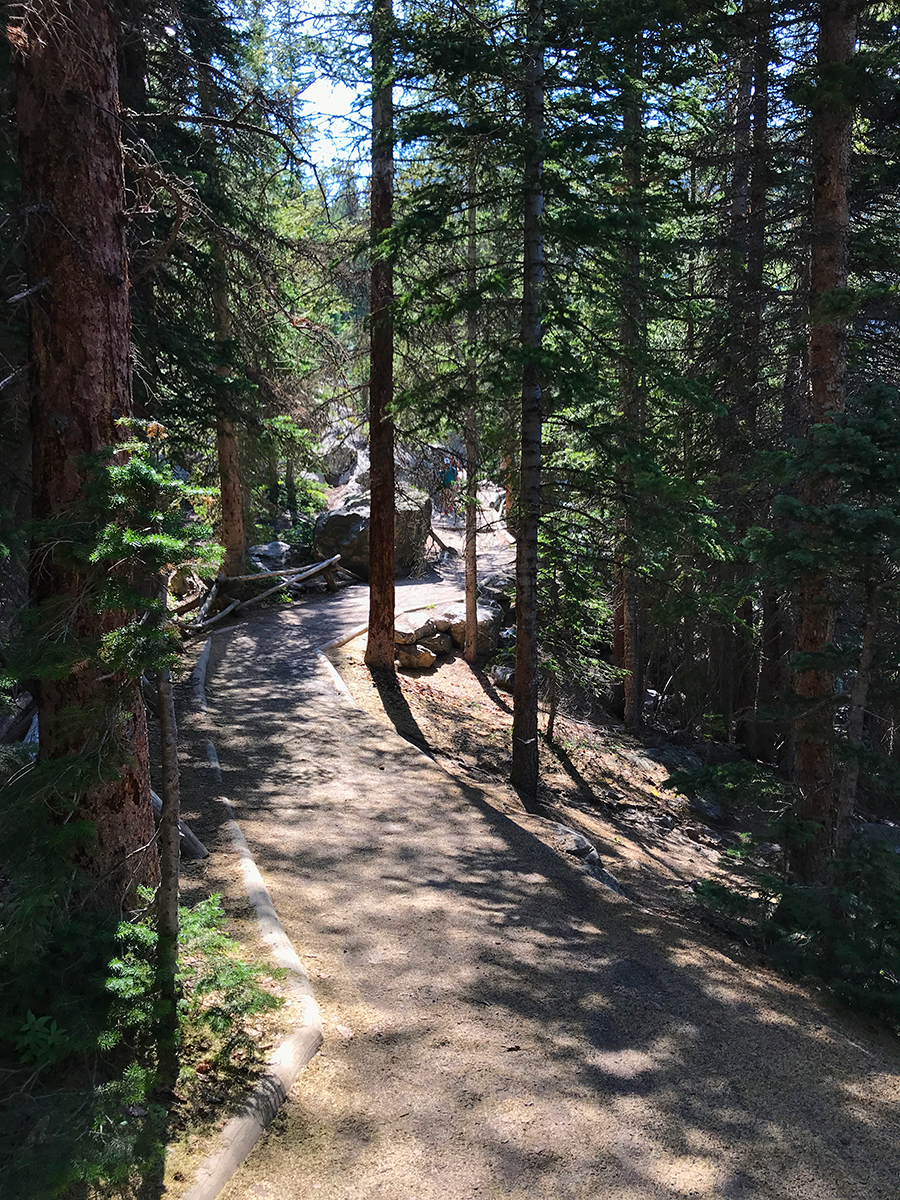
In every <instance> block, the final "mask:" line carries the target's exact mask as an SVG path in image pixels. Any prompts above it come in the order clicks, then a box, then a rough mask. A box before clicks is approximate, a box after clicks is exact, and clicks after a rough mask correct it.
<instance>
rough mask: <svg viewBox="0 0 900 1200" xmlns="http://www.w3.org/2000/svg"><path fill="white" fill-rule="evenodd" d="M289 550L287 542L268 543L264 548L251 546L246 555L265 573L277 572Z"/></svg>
mask: <svg viewBox="0 0 900 1200" xmlns="http://www.w3.org/2000/svg"><path fill="white" fill-rule="evenodd" d="M290 552H291V548H290V546H289V545H288V544H287V542H268V543H267V544H266V545H265V546H251V547H250V549H249V550H248V551H247V553H248V554H249V555H250V558H251V559H255V560H256V562H258V563H259V564H260V566H262V567H263V568H264V570H266V571H277V570H278V568H279V567H281V566H284V563H285V560H286V559H287V556H288V555H289V554H290Z"/></svg>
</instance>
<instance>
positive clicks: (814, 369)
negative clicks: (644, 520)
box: [790, 0, 859, 883]
mask: <svg viewBox="0 0 900 1200" xmlns="http://www.w3.org/2000/svg"><path fill="white" fill-rule="evenodd" d="M858 10H859V4H858V3H857V2H856V0H851V2H848V0H824V2H823V3H821V4H820V5H819V34H818V46H817V72H818V80H819V82H818V86H817V88H816V91H815V97H814V101H813V104H812V107H811V112H810V120H811V130H812V172H813V179H812V217H811V236H812V245H811V253H810V296H809V393H808V423H809V425H810V426H812V425H814V424H817V423H819V422H829V421H831V420H832V419H833V418H834V416H835V415H836V414H837V413H840V412H842V411H843V408H844V399H845V394H846V386H847V346H846V321H845V319H844V318H843V317H842V316H841V315H840V311H839V306H837V305H835V303H834V300H835V294H836V293H838V292H840V291H841V290H843V289H846V287H847V267H848V258H849V249H850V236H849V235H850V212H849V189H850V151H851V143H852V134H853V112H854V107H853V102H852V101H851V100H850V99H849V97H848V96H847V95H846V82H847V81H846V68H847V67H848V65H849V64H850V62H851V60H852V58H853V55H854V52H855V48H856V21H857V15H858ZM832 493H833V485H832V482H831V480H830V479H829V478H828V477H827V476H816V477H811V478H809V479H807V480H806V481H805V482H804V486H803V489H802V498H803V501H804V503H805V504H806V505H807V506H808V507H810V508H812V509H817V508H821V507H822V506H823V505H826V504H827V503H828V502H829V500H830V498H831V495H832ZM833 631H834V601H833V597H832V588H831V580H830V579H829V578H828V576H827V575H826V574H825V573H824V572H814V573H812V574H811V575H810V576H808V577H807V579H806V580H805V581H804V582H803V583H802V585H801V586H800V589H799V594H798V621H797V641H796V649H797V651H798V653H801V654H821V653H822V652H823V651H824V650H825V649H826V648H827V646H828V645H829V643H830V642H831V640H832V637H833ZM794 693H795V696H796V698H797V700H798V701H799V702H800V711H799V715H798V717H797V719H796V722H795V725H794V782H795V785H796V788H797V793H798V800H797V803H796V806H795V815H796V817H797V819H798V820H799V821H802V822H803V823H804V827H805V828H807V829H808V830H809V831H810V833H811V836H810V837H809V838H808V839H807V840H806V841H804V842H802V843H801V844H799V845H797V846H795V847H794V848H793V850H792V852H791V856H790V865H791V869H792V872H793V874H794V875H795V876H796V878H798V879H799V880H801V881H803V882H808V883H809V882H815V881H819V880H822V879H823V878H825V876H826V874H827V871H828V865H829V862H830V860H831V858H832V856H833V854H834V849H835V839H836V836H837V826H838V811H837V809H838V796H837V793H836V784H835V770H834V730H833V722H834V679H833V675H832V672H831V671H830V670H829V669H828V668H827V667H825V666H813V667H808V668H805V669H801V670H799V671H797V672H796V676H795V679H794Z"/></svg>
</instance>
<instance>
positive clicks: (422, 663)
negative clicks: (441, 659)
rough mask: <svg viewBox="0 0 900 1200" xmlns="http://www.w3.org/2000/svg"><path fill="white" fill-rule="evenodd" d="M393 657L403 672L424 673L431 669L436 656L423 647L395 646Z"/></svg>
mask: <svg viewBox="0 0 900 1200" xmlns="http://www.w3.org/2000/svg"><path fill="white" fill-rule="evenodd" d="M395 655H396V658H397V661H398V662H399V663H400V667H401V669H402V670H404V671H424V670H427V668H428V667H433V666H434V663H435V660H436V658H437V655H436V654H435V653H433V651H431V650H427V649H426V648H425V647H424V646H397V647H396V648H395Z"/></svg>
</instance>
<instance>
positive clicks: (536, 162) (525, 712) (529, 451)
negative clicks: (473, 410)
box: [511, 0, 544, 810]
mask: <svg viewBox="0 0 900 1200" xmlns="http://www.w3.org/2000/svg"><path fill="white" fill-rule="evenodd" d="M526 19H527V34H526V36H527V45H526V48H525V61H524V76H525V78H524V94H525V132H526V136H527V137H528V139H529V143H528V144H529V150H528V158H527V161H526V166H525V181H524V182H525V189H524V193H525V199H524V217H525V221H524V248H523V264H522V265H523V271H522V275H523V289H522V334H521V337H522V348H523V350H524V353H525V356H526V357H525V365H524V368H523V371H522V423H521V456H522V457H521V467H520V475H519V505H518V512H517V514H516V516H517V531H516V532H517V540H516V683H515V691H514V693H513V729H512V775H511V778H512V783H513V785H514V786H515V787H516V788H518V790H519V793H520V795H521V796H522V800H523V803H524V804H525V807H526V808H528V809H531V810H534V809H536V808H537V807H538V804H537V787H538V695H537V666H538V617H537V606H538V589H537V580H538V526H539V523H540V516H541V434H542V425H543V413H542V403H541V401H542V396H541V378H540V363H539V361H538V360H539V355H540V352H541V348H542V345H543V338H542V328H541V289H542V285H543V279H544V237H543V232H542V230H541V214H542V213H543V209H544V192H543V182H542V178H543V165H544V164H543V148H542V144H543V140H544V51H543V37H544V4H543V0H528V11H527V18H526Z"/></svg>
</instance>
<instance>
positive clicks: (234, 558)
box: [216, 413, 245, 576]
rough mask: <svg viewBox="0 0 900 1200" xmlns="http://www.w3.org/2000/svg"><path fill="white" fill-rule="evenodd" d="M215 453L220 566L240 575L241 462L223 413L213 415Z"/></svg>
mask: <svg viewBox="0 0 900 1200" xmlns="http://www.w3.org/2000/svg"><path fill="white" fill-rule="evenodd" d="M216 457H217V459H218V463H219V498H220V503H221V506H222V517H221V521H220V523H219V538H220V540H221V542H222V545H223V546H224V548H225V557H224V558H223V559H222V565H221V567H220V568H219V570H220V571H221V573H222V574H223V575H229V576H230V575H240V573H241V571H243V569H244V548H245V537H244V504H243V489H242V487H241V463H240V457H239V454H238V444H237V436H236V434H235V430H234V425H233V424H232V422H231V421H230V420H229V419H228V418H227V417H226V416H224V415H223V414H222V413H219V414H218V415H217V417H216Z"/></svg>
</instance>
